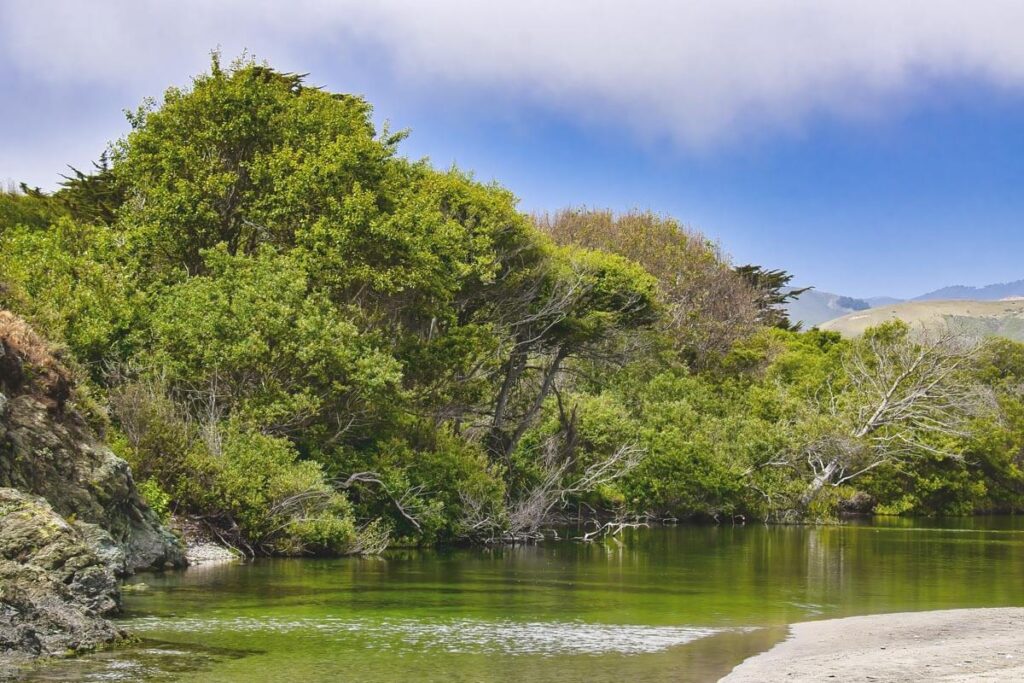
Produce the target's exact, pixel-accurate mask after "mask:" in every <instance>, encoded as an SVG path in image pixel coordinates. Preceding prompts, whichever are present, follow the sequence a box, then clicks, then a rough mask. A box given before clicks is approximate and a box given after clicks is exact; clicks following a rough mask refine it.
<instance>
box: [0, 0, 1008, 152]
mask: <svg viewBox="0 0 1024 683" xmlns="http://www.w3.org/2000/svg"><path fill="white" fill-rule="evenodd" d="M217 45H220V46H221V47H222V49H223V50H224V52H225V54H227V55H233V54H237V53H238V52H240V51H241V49H242V48H243V47H248V48H250V49H251V50H252V51H254V52H255V53H256V54H257V56H260V57H268V58H270V59H272V60H274V62H275V63H277V62H278V60H280V59H284V60H286V61H288V62H289V63H290V65H293V66H295V68H301V66H302V55H303V52H304V51H305V50H310V49H316V50H317V51H318V52H319V53H324V52H327V53H328V54H331V53H333V54H336V55H337V57H338V59H339V63H340V62H341V61H344V60H351V59H352V58H353V57H354V56H355V57H358V54H356V53H358V52H359V51H361V50H371V49H372V52H373V54H375V55H382V56H383V59H382V63H381V64H380V65H379V68H381V69H382V70H385V71H386V72H387V74H388V77H392V78H397V79H398V80H399V82H400V83H406V84H408V85H409V87H410V88H420V89H422V88H441V89H460V90H465V91H466V92H474V91H477V90H480V89H484V91H487V90H491V91H495V92H502V93H506V94H510V95H512V96H514V97H517V98H522V99H526V100H528V101H529V102H530V103H531V104H535V105H539V106H542V107H549V108H552V109H556V110H559V111H564V112H567V113H570V114H572V115H577V116H583V117H587V118H593V119H599V120H607V121H609V122H611V123H619V122H626V123H627V124H628V125H629V126H630V127H632V128H633V129H635V130H637V131H640V132H642V133H645V134H649V135H653V136H658V137H667V138H670V139H672V140H674V141H676V142H677V143H679V144H681V145H683V146H687V147H702V146H709V145H715V144H718V143H720V142H722V141H724V140H727V139H728V138H729V137H730V136H733V135H736V134H738V133H741V132H744V131H747V130H752V129H753V130H760V129H764V128H768V129H775V128H780V127H781V128H793V127H798V126H799V125H800V124H801V123H803V122H805V121H806V120H808V119H809V118H810V117H813V116H817V115H826V116H839V117H848V116H862V115H863V116H875V115H879V114H883V115H884V113H885V112H886V111H887V110H888V108H889V107H891V106H892V105H893V104H894V103H895V102H899V101H900V100H902V99H903V98H905V97H907V96H908V95H909V96H913V95H914V94H915V93H919V92H921V91H922V90H923V89H926V88H927V87H930V86H929V84H934V83H942V82H944V81H946V80H947V79H961V78H966V79H970V80H972V81H982V82H984V83H986V84H989V85H993V86H995V87H998V88H1008V89H1021V88H1024V3H1022V2H1018V1H1016V0H974V1H972V2H963V0H957V1H953V0H903V1H899V0H864V1H861V2H852V1H850V0H842V1H837V0H772V1H767V0H745V1H737V0H708V1H707V2H683V1H676V2H668V1H666V2H659V1H657V0H632V1H631V2H623V1H621V0H619V1H611V0H563V1H561V2H558V1H557V0H546V1H541V0H515V1H509V2H504V1H502V2H498V1H493V2H481V1H462V2H460V1H457V0H432V1H431V2H424V1H417V0H405V1H402V0H380V1H378V2H365V1H363V2H353V1H350V0H337V1H333V2H331V1H328V0H321V1H319V2H318V1H315V0H293V1H292V2H280V3H277V2H260V1H255V2H254V1H252V0H248V1H244V2H243V1H242V0H221V1H220V2H209V1H208V0H178V1H176V2H157V1H148V0H147V1H140V0H133V1H128V0H125V1H121V0H118V1H109V2H80V1H75V0H68V1H66V2H58V1H54V0H49V1H48V0H6V1H5V2H4V3H3V5H2V8H0V56H2V57H3V59H4V62H5V63H6V64H7V65H8V68H13V69H15V70H16V71H17V72H19V73H22V74H25V75H26V77H32V78H42V79H45V80H48V81H50V82H53V83H54V84H57V85H59V84H62V83H75V84H79V85H80V84H82V83H93V84H97V85H100V86H106V87H114V88H117V87H138V86H139V85H140V84H141V85H146V86H149V87H151V88H152V89H153V91H156V90H157V89H158V88H159V87H162V85H164V84H166V83H168V82H181V81H182V78H183V77H184V76H185V75H186V74H190V73H193V72H195V71H197V70H199V69H202V68H203V66H204V62H205V59H206V53H207V52H208V50H209V49H210V48H211V47H213V46H217ZM313 76H314V78H315V77H316V76H317V74H313Z"/></svg>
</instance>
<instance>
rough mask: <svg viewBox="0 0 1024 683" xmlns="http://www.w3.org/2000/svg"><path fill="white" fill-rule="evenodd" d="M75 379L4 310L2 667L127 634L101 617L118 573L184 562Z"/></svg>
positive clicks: (0, 367) (111, 602) (115, 600)
mask: <svg viewBox="0 0 1024 683" xmlns="http://www.w3.org/2000/svg"><path fill="white" fill-rule="evenodd" d="M73 389H74V383H73V380H72V376H71V373H70V372H69V371H68V370H67V368H66V367H65V366H64V364H63V363H61V362H60V358H59V357H58V355H57V354H55V353H53V352H52V350H51V349H49V347H48V346H47V345H46V344H45V343H44V342H43V340H42V339H40V338H39V337H38V335H36V334H35V333H34V332H33V331H32V330H31V328H29V326H28V325H26V324H25V323H24V321H22V320H20V319H19V318H17V317H15V316H13V315H12V314H10V313H9V312H7V311H0V678H3V665H4V664H5V663H7V664H9V663H11V662H15V661H18V660H24V659H29V658H33V657H39V656H52V655H59V654H67V653H73V652H77V651H80V650H83V649H89V648H93V647H95V646H97V645H99V644H103V643H109V642H113V641H115V640H117V639H119V638H121V637H123V635H124V634H123V633H122V632H121V631H120V630H119V629H118V628H117V627H116V626H114V625H113V624H112V623H111V622H110V621H108V620H107V619H106V618H105V617H106V616H108V615H110V614H113V613H114V612H116V611H117V609H118V606H119V602H120V592H119V588H118V578H119V577H122V576H126V575H128V574H130V573H132V572H134V571H136V570H139V569H147V568H157V569H164V568H168V567H181V566H184V565H185V564H186V560H185V555H184V551H183V548H182V544H181V543H180V542H179V541H178V539H177V537H175V536H174V535H173V534H171V533H170V532H169V531H168V530H167V529H166V528H165V527H164V525H163V524H162V523H161V522H160V519H159V517H158V516H157V515H156V513H155V512H153V510H151V509H150V508H149V506H148V505H146V502H145V501H144V500H143V499H142V497H141V496H140V495H139V492H138V490H137V489H136V487H135V482H134V481H133V480H132V474H131V470H130V469H129V467H128V464H127V463H126V462H125V461H124V460H121V459H120V458H118V457H117V456H115V455H114V453H113V451H111V450H110V449H109V448H108V447H107V446H105V445H104V444H103V442H102V440H101V439H100V438H99V437H98V436H97V435H96V433H95V432H94V431H93V429H92V428H90V426H89V425H88V424H87V423H86V421H85V419H84V418H83V417H82V416H81V415H80V414H79V413H78V411H77V410H75V408H74V405H73V404H72V403H70V398H71V396H72V395H73Z"/></svg>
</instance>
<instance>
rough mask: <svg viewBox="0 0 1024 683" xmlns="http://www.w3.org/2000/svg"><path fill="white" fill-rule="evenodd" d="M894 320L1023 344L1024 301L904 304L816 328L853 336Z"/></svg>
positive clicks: (848, 316) (870, 310)
mask: <svg viewBox="0 0 1024 683" xmlns="http://www.w3.org/2000/svg"><path fill="white" fill-rule="evenodd" d="M896 319H898V320H903V321H905V322H907V323H910V325H912V326H913V327H920V326H924V327H927V328H936V327H948V328H950V329H956V330H958V331H962V332H966V333H969V334H975V335H978V336H982V337H989V336H999V337H1009V338H1010V339H1016V340H1018V341H1024V299H1017V300H1006V301H970V300H962V299H961V300H943V301H907V302H904V303H901V304H895V305H891V306H881V307H878V308H872V309H869V310H864V311H856V312H853V313H848V314H846V315H844V316H842V317H841V318H836V319H835V320H830V321H828V322H826V323H823V324H821V325H819V327H820V328H821V329H823V330H835V331H836V332H839V333H841V334H844V335H847V336H856V335H859V334H861V333H862V332H864V330H866V329H867V328H869V327H874V326H875V325H878V324H880V323H883V322H886V321H887V320H896Z"/></svg>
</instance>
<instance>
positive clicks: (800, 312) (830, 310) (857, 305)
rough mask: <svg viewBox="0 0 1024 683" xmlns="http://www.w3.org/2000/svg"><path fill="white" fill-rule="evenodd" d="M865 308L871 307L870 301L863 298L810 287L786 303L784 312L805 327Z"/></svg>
mask: <svg viewBox="0 0 1024 683" xmlns="http://www.w3.org/2000/svg"><path fill="white" fill-rule="evenodd" d="M867 308H871V303H870V302H868V301H866V300H864V299H855V298H853V297H849V296H843V295H841V294H832V293H831V292H819V291H818V290H816V289H811V290H809V291H806V292H804V293H803V294H801V295H800V297H799V298H798V299H797V300H796V301H791V302H790V303H789V304H787V306H786V314H787V315H788V316H789V319H790V320H791V321H793V322H797V321H799V322H801V323H803V326H804V328H805V329H807V328H811V327H814V326H815V325H819V324H821V323H823V322H825V321H826V320H832V319H833V318H838V317H839V316H841V315H845V314H846V313H852V312H853V311H862V310H864V309H867Z"/></svg>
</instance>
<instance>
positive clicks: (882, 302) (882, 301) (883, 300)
mask: <svg viewBox="0 0 1024 683" xmlns="http://www.w3.org/2000/svg"><path fill="white" fill-rule="evenodd" d="M864 301H867V302H868V303H869V304H871V308H878V307H879V306H892V305H893V304H901V303H903V302H904V299H897V298H896V297H894V296H869V297H868V298H866V299H864Z"/></svg>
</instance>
